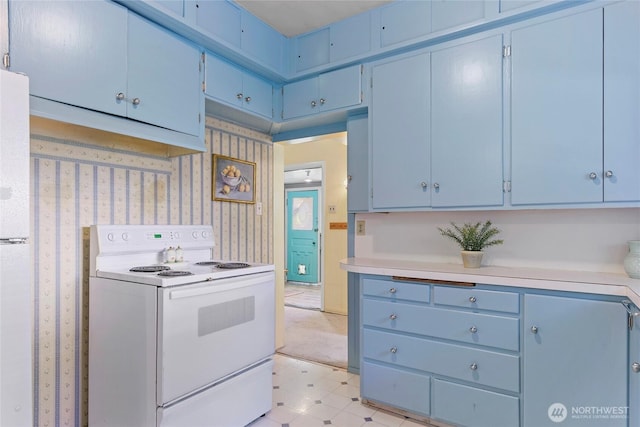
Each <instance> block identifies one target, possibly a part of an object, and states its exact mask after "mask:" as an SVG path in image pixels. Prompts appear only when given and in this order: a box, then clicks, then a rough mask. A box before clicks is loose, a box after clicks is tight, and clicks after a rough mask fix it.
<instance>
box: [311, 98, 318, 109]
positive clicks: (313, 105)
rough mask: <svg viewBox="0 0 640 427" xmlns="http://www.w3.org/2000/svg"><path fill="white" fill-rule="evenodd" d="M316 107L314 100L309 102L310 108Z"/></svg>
mask: <svg viewBox="0 0 640 427" xmlns="http://www.w3.org/2000/svg"><path fill="white" fill-rule="evenodd" d="M316 105H318V103H317V102H316V101H315V100H314V101H311V108H315V107H316Z"/></svg>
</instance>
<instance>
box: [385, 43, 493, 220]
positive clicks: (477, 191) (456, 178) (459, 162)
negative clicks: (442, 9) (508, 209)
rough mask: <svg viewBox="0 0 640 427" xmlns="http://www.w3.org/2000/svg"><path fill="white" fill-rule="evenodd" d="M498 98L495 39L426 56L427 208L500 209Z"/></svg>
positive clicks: (454, 47) (462, 44)
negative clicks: (428, 123)
mask: <svg viewBox="0 0 640 427" xmlns="http://www.w3.org/2000/svg"><path fill="white" fill-rule="evenodd" d="M502 93H503V92H502V35H501V34H499V35H494V36H491V37H488V38H483V39H480V40H473V41H465V42H463V43H458V44H456V45H454V46H452V47H448V48H445V49H440V50H436V51H434V52H432V53H431V159H430V161H431V181H432V183H431V203H432V206H433V207H455V206H459V207H463V206H502V204H503V190H502V182H503V176H502V173H503V172H502V171H503V161H502V159H503V154H502ZM375 107H376V108H377V104H376V105H375ZM454 165H455V167H453V166H454Z"/></svg>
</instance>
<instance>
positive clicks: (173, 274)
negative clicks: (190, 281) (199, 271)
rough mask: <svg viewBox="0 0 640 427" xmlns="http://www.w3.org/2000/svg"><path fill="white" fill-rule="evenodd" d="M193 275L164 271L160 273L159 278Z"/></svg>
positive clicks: (178, 271) (187, 272) (188, 272)
mask: <svg viewBox="0 0 640 427" xmlns="http://www.w3.org/2000/svg"><path fill="white" fill-rule="evenodd" d="M192 274H193V273H192V272H190V271H181V270H168V271H162V272H160V273H158V276H166V277H178V276H191V275H192Z"/></svg>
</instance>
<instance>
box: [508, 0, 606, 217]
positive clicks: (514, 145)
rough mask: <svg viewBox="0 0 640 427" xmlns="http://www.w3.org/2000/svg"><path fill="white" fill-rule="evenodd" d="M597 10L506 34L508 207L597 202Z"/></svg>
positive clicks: (599, 33)
mask: <svg viewBox="0 0 640 427" xmlns="http://www.w3.org/2000/svg"><path fill="white" fill-rule="evenodd" d="M602 19H603V18H602V9H594V10H590V11H587V12H582V13H579V14H575V15H571V16H565V17H562V18H556V19H553V20H551V21H546V22H539V23H535V24H530V25H529V26H526V27H523V28H519V29H517V30H514V31H513V32H512V34H511V46H512V49H511V51H512V53H511V72H512V80H511V183H512V185H511V191H512V194H511V200H512V204H513V205H528V204H531V205H535V204H566V203H589V202H602V195H603V189H602V175H601V171H602V160H603V159H602V114H603V110H602V101H603V98H602V60H603V54H602V46H603V41H602Z"/></svg>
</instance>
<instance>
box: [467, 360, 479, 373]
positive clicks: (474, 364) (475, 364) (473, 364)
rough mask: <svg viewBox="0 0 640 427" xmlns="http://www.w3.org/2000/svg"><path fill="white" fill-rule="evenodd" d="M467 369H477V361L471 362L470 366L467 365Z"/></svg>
mask: <svg viewBox="0 0 640 427" xmlns="http://www.w3.org/2000/svg"><path fill="white" fill-rule="evenodd" d="M469 369H471V370H472V371H477V370H478V364H477V363H475V362H474V363H472V364H471V366H469Z"/></svg>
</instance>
